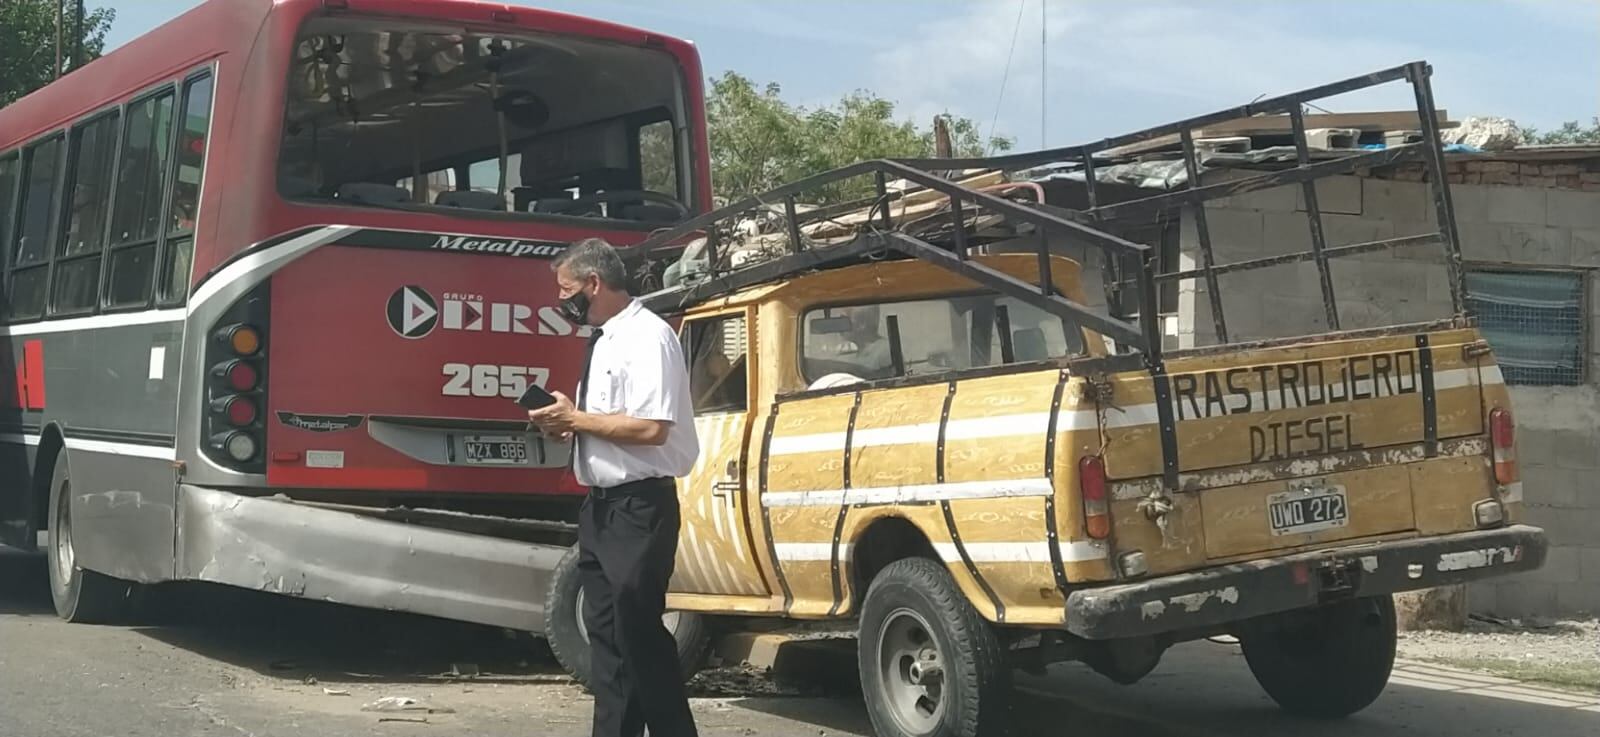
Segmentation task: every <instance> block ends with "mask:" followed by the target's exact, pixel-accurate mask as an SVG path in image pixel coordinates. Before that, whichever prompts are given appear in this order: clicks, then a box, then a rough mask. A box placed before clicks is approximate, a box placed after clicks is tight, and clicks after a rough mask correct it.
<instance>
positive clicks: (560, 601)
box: [544, 545, 711, 687]
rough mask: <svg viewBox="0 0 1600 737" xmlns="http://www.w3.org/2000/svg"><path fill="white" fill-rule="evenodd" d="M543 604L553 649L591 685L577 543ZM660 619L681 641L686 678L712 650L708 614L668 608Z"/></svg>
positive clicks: (575, 676)
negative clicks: (703, 615)
mask: <svg viewBox="0 0 1600 737" xmlns="http://www.w3.org/2000/svg"><path fill="white" fill-rule="evenodd" d="M544 607H545V608H544V611H545V615H544V616H545V628H544V630H545V632H544V634H545V639H546V640H547V641H548V642H549V643H550V651H551V652H552V653H554V654H555V656H556V661H557V662H559V663H561V667H563V668H565V669H566V670H567V673H568V674H570V675H571V676H572V678H573V679H574V680H576V681H577V682H578V683H580V684H583V686H585V687H588V685H589V678H590V677H591V676H592V674H593V671H592V670H591V669H590V667H589V630H588V628H587V627H586V626H585V625H584V622H583V587H582V586H581V585H579V583H578V547H577V546H576V545H574V546H573V547H572V550H570V551H568V552H567V554H566V556H564V557H563V558H562V559H561V564H560V565H559V566H557V567H556V570H555V573H554V574H552V576H551V578H550V591H549V593H547V594H546V596H545V602H544ZM661 621H662V623H663V624H665V625H666V626H667V630H668V631H670V632H671V633H672V638H673V639H674V640H676V641H677V642H678V662H679V663H681V664H682V666H683V679H684V680H686V681H687V680H688V679H689V678H691V677H693V676H694V674H695V673H697V672H699V670H700V666H701V665H703V664H704V663H705V659H706V655H707V654H708V653H709V652H710V650H711V635H710V632H709V631H708V630H707V628H706V621H705V617H702V616H700V615H699V614H695V613H693V612H667V613H666V614H665V615H663V616H662V617H661Z"/></svg>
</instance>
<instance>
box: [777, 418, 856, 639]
mask: <svg viewBox="0 0 1600 737" xmlns="http://www.w3.org/2000/svg"><path fill="white" fill-rule="evenodd" d="M855 402H856V397H855V395H853V394H845V395H838V396H831V397H819V398H816V399H808V400H805V401H799V402H789V403H785V404H782V405H779V408H778V416H777V420H776V421H775V423H774V424H773V430H772V439H771V441H770V443H769V447H768V455H767V458H766V464H767V467H766V474H767V488H766V492H765V493H764V494H763V498H762V502H763V503H764V504H766V505H767V514H768V518H769V519H770V520H771V522H772V534H773V547H774V548H775V549H776V550H777V556H778V561H779V564H780V565H781V566H782V569H783V576H784V580H785V581H786V582H787V583H788V585H789V593H790V596H791V597H792V601H791V603H790V610H789V611H790V613H791V614H792V615H794V616H798V617H820V616H826V615H827V614H828V613H829V612H830V611H831V610H832V609H833V608H834V570H835V563H836V559H835V556H836V555H837V556H838V560H837V562H838V563H839V564H840V565H842V564H843V563H844V558H845V557H846V556H848V555H849V548H848V547H846V546H842V545H840V546H836V545H835V544H834V536H835V533H836V530H837V528H838V524H839V509H840V507H839V504H838V503H837V502H835V503H833V504H821V503H819V504H814V505H785V506H774V505H771V504H769V503H768V502H769V500H770V498H771V495H772V494H774V493H783V492H820V494H819V496H821V495H822V494H827V493H838V494H842V491H843V489H844V452H843V448H844V442H843V438H844V434H845V432H846V430H847V429H848V428H849V422H850V413H851V409H852V407H853V406H854V405H855ZM835 438H836V439H835Z"/></svg>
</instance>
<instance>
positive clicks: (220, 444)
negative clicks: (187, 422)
mask: <svg viewBox="0 0 1600 737" xmlns="http://www.w3.org/2000/svg"><path fill="white" fill-rule="evenodd" d="M268 294H269V293H268V286H267V285H266V284H263V285H261V286H260V287H258V288H256V289H255V290H253V291H252V292H251V293H250V294H249V295H246V296H245V297H244V298H243V299H240V300H239V302H238V303H236V304H234V305H233V306H232V307H230V308H229V309H228V311H227V314H226V315H225V316H224V317H223V319H222V320H221V321H219V322H218V323H217V326H216V327H214V328H212V330H211V340H210V341H209V342H208V343H207V345H206V351H205V360H206V365H207V366H208V367H209V370H208V373H209V374H210V375H211V380H210V381H208V382H206V399H205V401H206V405H207V407H208V408H209V410H210V411H209V412H208V413H206V418H205V428H204V434H203V436H204V437H205V438H206V439H207V442H206V444H205V447H204V450H205V451H206V454H207V455H209V456H210V457H211V459H212V460H213V461H216V462H217V463H219V464H221V465H223V466H226V467H228V468H231V469H233V470H236V471H240V472H243V473H261V472H263V471H265V470H266V466H265V461H264V456H265V453H264V451H265V444H266V443H265V441H266V426H265V420H264V419H263V416H264V414H265V410H266V407H267V401H266V389H267V381H266V378H267V353H268V346H267V341H266V335H267V331H266V322H267V318H268V316H269V315H270V312H269V310H268Z"/></svg>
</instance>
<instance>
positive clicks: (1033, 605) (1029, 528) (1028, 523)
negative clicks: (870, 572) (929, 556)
mask: <svg viewBox="0 0 1600 737" xmlns="http://www.w3.org/2000/svg"><path fill="white" fill-rule="evenodd" d="M1045 508H1046V505H1045V502H1044V500H1043V499H1042V498H1017V499H975V500H968V501H954V502H951V503H950V512H951V519H952V521H954V523H955V528H956V530H957V532H958V533H959V534H960V545H959V546H957V545H955V544H953V543H952V544H946V545H939V546H937V547H938V549H939V555H940V557H941V558H944V560H945V563H946V564H947V565H949V566H950V569H951V571H952V572H954V571H957V570H965V569H966V568H967V562H968V561H971V564H972V566H973V567H975V568H976V569H977V571H978V575H979V576H980V577H981V578H982V579H983V584H984V585H986V586H987V589H984V588H983V586H980V587H979V589H980V590H979V591H978V592H977V596H973V595H972V594H971V593H969V594H968V596H969V598H970V599H971V601H973V602H974V603H975V604H976V603H979V602H983V603H984V604H989V603H990V601H989V600H991V599H993V600H995V601H998V602H999V603H1000V608H999V610H1000V611H1003V612H1004V616H1003V618H1001V617H999V616H995V617H991V619H995V620H997V621H1003V622H1005V623H1007V624H1061V623H1062V621H1063V617H1064V616H1065V610H1064V609H1063V606H1064V605H1065V603H1066V602H1065V599H1064V598H1063V597H1062V593H1061V590H1060V588H1059V587H1057V585H1056V577H1055V571H1054V569H1053V568H1052V567H1051V566H1052V564H1051V559H1050V542H1049V539H1048V538H1047V537H1046V532H1045V529H1046V525H1045ZM942 521H943V519H942V517H941V522H942ZM983 608H984V607H982V606H980V611H981V610H982V609H983ZM989 608H994V607H992V606H990V607H989ZM986 616H988V615H986Z"/></svg>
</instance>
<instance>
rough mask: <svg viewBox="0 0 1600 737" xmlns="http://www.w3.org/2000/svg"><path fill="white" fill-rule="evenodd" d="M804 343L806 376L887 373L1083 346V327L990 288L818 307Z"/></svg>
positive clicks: (1064, 352)
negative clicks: (979, 291) (974, 292)
mask: <svg viewBox="0 0 1600 737" xmlns="http://www.w3.org/2000/svg"><path fill="white" fill-rule="evenodd" d="M891 318H892V323H893V325H894V329H891V328H890V325H891ZM897 340H898V343H899V345H898V347H897V346H895V345H894V343H895V341H897ZM802 341H803V343H804V346H803V348H804V351H803V356H802V371H803V372H804V374H805V378H806V380H807V381H808V382H815V381H817V380H818V379H821V378H823V377H825V376H829V375H832V374H845V375H848V376H852V377H856V378H859V379H866V380H872V379H887V378H892V377H895V376H902V375H905V376H910V375H917V374H928V373H936V372H939V371H949V370H955V369H967V368H979V367H983V366H999V365H1003V364H1010V363H1026V362H1029V361H1041V360H1045V359H1049V358H1060V357H1064V356H1070V355H1077V354H1080V353H1082V352H1083V351H1084V347H1083V332H1082V330H1081V329H1079V328H1078V327H1077V326H1075V325H1072V324H1070V323H1068V322H1066V321H1065V320H1061V319H1060V318H1056V317H1053V316H1051V315H1049V314H1048V313H1046V312H1044V311H1042V310H1039V309H1037V308H1034V307H1031V306H1029V305H1027V304H1026V303H1024V302H1021V301H1020V300H1016V299H1013V298H1010V297H999V296H997V295H992V294H987V295H967V296H954V297H939V298H934V299H923V300H912V301H905V302H890V303H883V304H864V305H847V306H840V307H823V308H818V309H813V310H811V311H809V312H807V313H806V315H805V318H804V321H803V330H802ZM897 352H898V356H899V359H900V366H899V367H898V368H897V367H896V362H895V357H896V353H897Z"/></svg>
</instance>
